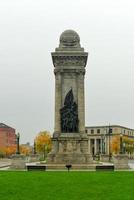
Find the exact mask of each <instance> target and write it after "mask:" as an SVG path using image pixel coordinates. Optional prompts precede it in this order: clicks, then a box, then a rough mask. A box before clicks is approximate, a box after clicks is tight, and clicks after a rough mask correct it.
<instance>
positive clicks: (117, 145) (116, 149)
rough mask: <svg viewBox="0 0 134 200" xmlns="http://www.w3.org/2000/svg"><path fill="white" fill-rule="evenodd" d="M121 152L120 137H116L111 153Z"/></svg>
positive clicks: (112, 143) (113, 139)
mask: <svg viewBox="0 0 134 200" xmlns="http://www.w3.org/2000/svg"><path fill="white" fill-rule="evenodd" d="M119 151H120V137H119V136H116V137H113V138H112V141H111V152H112V153H114V154H117V153H119Z"/></svg>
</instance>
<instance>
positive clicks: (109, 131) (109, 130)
mask: <svg viewBox="0 0 134 200" xmlns="http://www.w3.org/2000/svg"><path fill="white" fill-rule="evenodd" d="M110 133H111V128H110V124H109V129H108V136H109V161H110V160H111V148H110Z"/></svg>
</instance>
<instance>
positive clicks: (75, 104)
mask: <svg viewBox="0 0 134 200" xmlns="http://www.w3.org/2000/svg"><path fill="white" fill-rule="evenodd" d="M87 57H88V53H87V52H85V51H84V48H82V47H81V45H80V37H79V35H78V34H77V33H76V32H75V31H73V30H66V31H64V32H63V33H62V34H61V36H60V44H59V47H58V48H56V49H55V52H53V53H52V60H53V65H54V74H55V129H54V134H53V138H52V151H51V152H50V153H49V154H48V157H47V163H48V164H88V163H90V162H91V156H90V154H89V152H88V138H87V134H86V133H85V97H84V76H85V67H86V63H87Z"/></svg>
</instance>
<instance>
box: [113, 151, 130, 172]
mask: <svg viewBox="0 0 134 200" xmlns="http://www.w3.org/2000/svg"><path fill="white" fill-rule="evenodd" d="M113 162H114V166H115V169H129V166H128V156H127V155H125V154H118V155H115V156H113Z"/></svg>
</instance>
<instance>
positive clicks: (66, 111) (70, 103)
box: [60, 89, 78, 133]
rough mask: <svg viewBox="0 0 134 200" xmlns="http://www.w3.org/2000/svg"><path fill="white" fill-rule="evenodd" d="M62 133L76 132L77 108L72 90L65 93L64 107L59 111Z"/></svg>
mask: <svg viewBox="0 0 134 200" xmlns="http://www.w3.org/2000/svg"><path fill="white" fill-rule="evenodd" d="M60 114H61V131H62V133H74V132H78V107H77V104H76V102H74V96H73V91H72V89H71V90H70V91H69V92H68V93H67V95H66V97H65V101H64V106H63V107H62V108H61V109H60Z"/></svg>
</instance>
